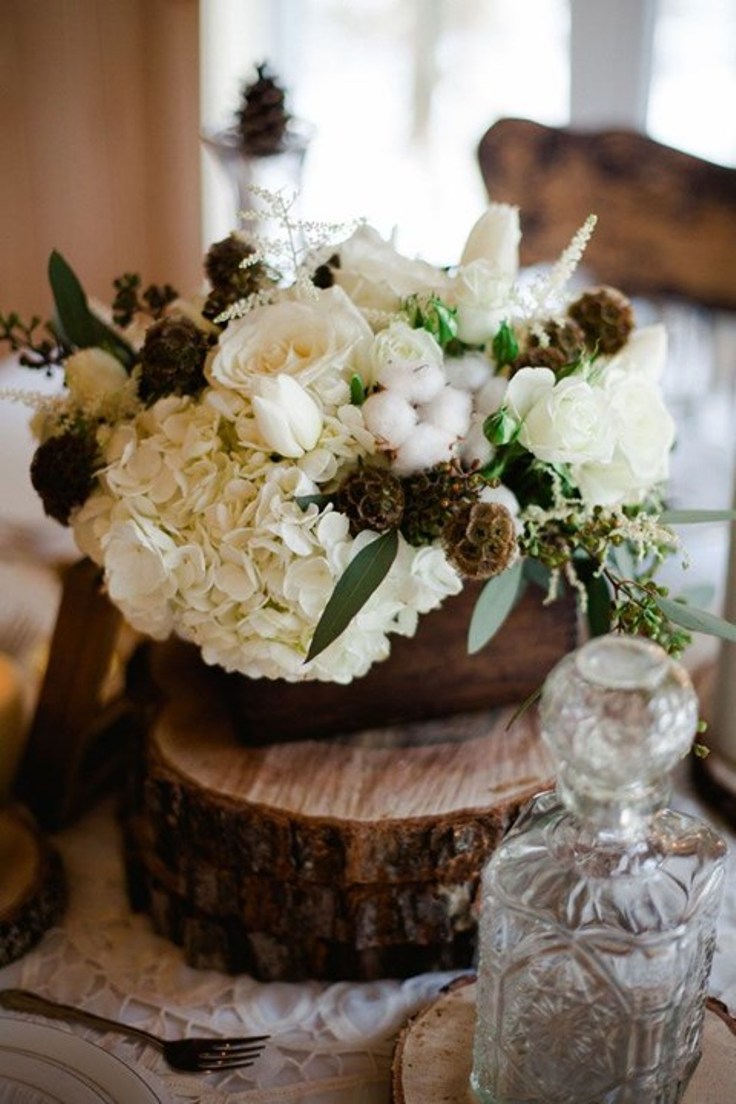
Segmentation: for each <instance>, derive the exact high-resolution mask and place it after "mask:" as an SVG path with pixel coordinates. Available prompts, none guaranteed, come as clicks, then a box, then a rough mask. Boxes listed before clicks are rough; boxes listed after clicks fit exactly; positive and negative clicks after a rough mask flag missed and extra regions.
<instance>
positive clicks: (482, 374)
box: [445, 353, 491, 391]
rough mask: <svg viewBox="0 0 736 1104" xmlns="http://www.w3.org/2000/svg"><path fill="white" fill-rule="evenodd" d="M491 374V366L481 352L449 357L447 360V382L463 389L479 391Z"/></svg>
mask: <svg viewBox="0 0 736 1104" xmlns="http://www.w3.org/2000/svg"><path fill="white" fill-rule="evenodd" d="M490 374H491V366H490V364H489V363H488V361H487V359H486V358H485V357H484V356H482V355H481V354H480V353H467V354H466V355H465V356H461V357H448V358H447V360H446V361H445V375H446V376H447V382H448V383H451V384H452V386H453V387H459V388H460V390H461V391H478V390H479V388H481V387H482V386H483V384H484V383H485V382H486V380H487V379H488V377H489V376H490Z"/></svg>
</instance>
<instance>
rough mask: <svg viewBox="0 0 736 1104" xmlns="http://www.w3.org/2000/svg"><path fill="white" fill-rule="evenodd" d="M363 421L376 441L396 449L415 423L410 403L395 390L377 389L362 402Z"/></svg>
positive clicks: (415, 418)
mask: <svg viewBox="0 0 736 1104" xmlns="http://www.w3.org/2000/svg"><path fill="white" fill-rule="evenodd" d="M362 411H363V421H364V423H365V425H366V428H367V429H369V430H370V432H371V433H372V434H373V436H374V437H375V438H376V440H377V441H379V442H381V443H382V444H385V445H387V446H388V447H389V448H393V449H396V448H398V447H399V446H400V445H402V444H403V443H404V441H405V440H406V439H407V437H408V436H409V434H410V433H411V432H412V430H413V429H414V427H415V425H416V424H417V414H416V411H415V409H414V407H413V406H412V405H411V403H409V402H407V400H406V399H405V398H403V397H402V396H401V395H400V394H398V393H397V392H396V391H377V392H376V393H375V394H374V395H370V396H369V397H368V398H367V399H366V401H365V402H364V403H363V407H362Z"/></svg>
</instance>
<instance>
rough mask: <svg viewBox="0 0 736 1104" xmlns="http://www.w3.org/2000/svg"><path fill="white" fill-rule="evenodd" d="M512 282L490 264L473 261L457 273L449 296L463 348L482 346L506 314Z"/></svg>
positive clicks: (482, 261)
mask: <svg viewBox="0 0 736 1104" xmlns="http://www.w3.org/2000/svg"><path fill="white" fill-rule="evenodd" d="M511 284H512V281H511V279H510V277H509V276H508V275H506V273H504V272H502V271H501V270H500V269H498V268H496V266H495V265H494V264H493V263H492V262H491V261H485V260H481V259H478V260H475V261H471V262H470V263H469V264H466V265H463V266H462V267H461V268H459V269H458V271H457V273H456V275H455V278H454V280H453V283H452V290H451V291H450V293H449V296H448V298H449V302H450V303H452V305H453V306H455V307H456V308H457V336H458V337H459V339H460V340H461V341H464V342H465V343H466V344H467V345H482V344H483V343H484V342H485V341H488V340H489V339H490V338H492V337H493V335H494V334H495V333H496V331H497V330H498V327H499V326H500V325H501V323H502V322H503V320H504V318H505V317H506V316H507V315H508V313H509V292H510V291H511Z"/></svg>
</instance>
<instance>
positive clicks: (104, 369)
mask: <svg viewBox="0 0 736 1104" xmlns="http://www.w3.org/2000/svg"><path fill="white" fill-rule="evenodd" d="M64 378H65V380H66V385H67V387H68V388H69V393H70V395H71V397H72V399H73V400H74V401H75V402H76V403H79V405H80V406H83V405H87V404H89V403H97V402H100V401H101V400H102V399H106V398H110V397H112V396H113V395H117V394H118V392H119V391H121V390H122V388H123V387H124V386H125V384H126V383H127V381H128V373H127V372H126V370H125V368H124V367H123V365H122V364H121V363H120V361H119V360H116V358H115V357H114V356H113V355H112V353H108V352H106V351H105V349H98V348H96V347H95V348H90V349H80V350H79V352H77V353H73V354H72V356H70V357H69V359H68V361H67V362H66V369H65V375H64Z"/></svg>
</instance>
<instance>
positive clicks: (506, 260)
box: [460, 203, 521, 280]
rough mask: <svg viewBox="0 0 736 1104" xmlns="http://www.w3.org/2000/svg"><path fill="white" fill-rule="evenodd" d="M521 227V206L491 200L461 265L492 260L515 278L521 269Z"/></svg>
mask: <svg viewBox="0 0 736 1104" xmlns="http://www.w3.org/2000/svg"><path fill="white" fill-rule="evenodd" d="M520 241H521V226H520V223H519V208H518V207H512V206H511V205H510V204H508V203H491V205H490V206H489V207H488V210H487V211H485V212H484V214H482V215H481V216H480V218H479V219H478V221H477V222H476V224H475V226H474V227H473V228H472V230H471V231H470V233H469V234H468V240H467V241H466V243H465V248H464V249H463V253H462V257H461V258H460V264H461V265H468V264H471V263H472V262H473V261H490V262H491V263H492V264H493V265H494V266H495V267H496V268H497V269H499V270H500V272H502V273H503V274H504V275H506V276H508V277H509V278H510V279H511V280H515V279H516V276H517V273H518V271H519V242H520Z"/></svg>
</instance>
